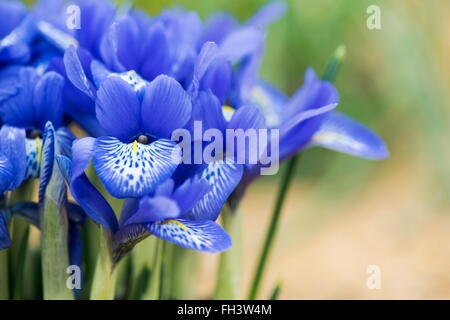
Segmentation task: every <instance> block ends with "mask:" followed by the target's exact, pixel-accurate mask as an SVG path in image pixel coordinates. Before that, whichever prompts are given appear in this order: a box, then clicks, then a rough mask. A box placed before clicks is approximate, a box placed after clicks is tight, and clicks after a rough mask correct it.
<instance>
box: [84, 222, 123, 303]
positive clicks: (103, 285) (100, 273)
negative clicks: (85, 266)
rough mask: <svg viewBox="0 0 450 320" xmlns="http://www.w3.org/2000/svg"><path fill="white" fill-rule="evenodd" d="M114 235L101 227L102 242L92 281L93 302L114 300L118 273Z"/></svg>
mask: <svg viewBox="0 0 450 320" xmlns="http://www.w3.org/2000/svg"><path fill="white" fill-rule="evenodd" d="M112 237H113V235H112V233H111V231H109V230H108V229H105V228H104V227H102V226H100V242H99V252H98V257H97V263H96V265H95V271H94V277H93V280H92V288H91V296H90V299H91V300H113V299H114V293H115V288H116V279H117V272H116V270H115V268H114V265H113V261H112V251H111V247H112Z"/></svg>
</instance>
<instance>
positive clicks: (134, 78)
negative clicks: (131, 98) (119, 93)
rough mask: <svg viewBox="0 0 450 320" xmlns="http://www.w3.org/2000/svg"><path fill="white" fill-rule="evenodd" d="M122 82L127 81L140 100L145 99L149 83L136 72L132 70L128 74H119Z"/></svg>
mask: <svg viewBox="0 0 450 320" xmlns="http://www.w3.org/2000/svg"><path fill="white" fill-rule="evenodd" d="M117 75H118V76H119V77H120V78H121V79H122V80H124V81H126V82H127V83H128V84H130V85H131V86H132V87H133V90H134V91H135V92H136V93H138V96H139V97H140V98H142V97H143V94H144V89H145V85H146V84H147V83H148V82H147V81H145V80H144V79H142V78H141V76H140V75H138V74H137V72H136V71H134V70H130V71H127V72H123V73H119V74H117Z"/></svg>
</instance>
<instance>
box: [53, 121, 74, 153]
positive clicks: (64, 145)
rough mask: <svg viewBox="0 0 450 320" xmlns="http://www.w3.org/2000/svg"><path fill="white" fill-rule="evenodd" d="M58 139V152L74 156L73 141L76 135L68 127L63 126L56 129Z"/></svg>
mask: <svg viewBox="0 0 450 320" xmlns="http://www.w3.org/2000/svg"><path fill="white" fill-rule="evenodd" d="M56 140H57V142H58V148H57V150H56V153H57V154H60V155H63V156H66V157H69V158H72V143H73V140H75V136H74V135H73V133H72V132H70V131H69V130H68V129H67V128H64V127H61V128H59V129H58V130H56Z"/></svg>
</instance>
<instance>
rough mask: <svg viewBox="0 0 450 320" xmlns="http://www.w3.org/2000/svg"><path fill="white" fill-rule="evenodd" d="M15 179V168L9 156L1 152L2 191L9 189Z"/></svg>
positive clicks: (0, 173) (0, 185) (0, 183)
mask: <svg viewBox="0 0 450 320" xmlns="http://www.w3.org/2000/svg"><path fill="white" fill-rule="evenodd" d="M13 180H14V168H13V166H12V164H11V162H10V161H9V160H8V158H7V157H5V156H4V155H1V154H0V193H3V192H4V191H6V189H8V187H9V185H10V184H11V182H12V181H13Z"/></svg>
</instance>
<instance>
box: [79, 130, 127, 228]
mask: <svg viewBox="0 0 450 320" xmlns="http://www.w3.org/2000/svg"><path fill="white" fill-rule="evenodd" d="M94 144H95V139H94V138H90V137H89V138H82V139H77V140H75V141H74V143H73V147H72V157H73V159H72V181H71V183H70V192H71V193H72V196H73V197H74V198H75V200H76V201H77V202H78V203H79V204H80V206H81V207H83V209H84V210H85V211H86V213H87V214H88V215H89V216H90V217H91V219H92V220H94V221H95V222H97V223H99V224H101V225H102V226H104V227H105V228H107V229H109V230H111V231H112V232H116V231H117V229H118V223H117V219H116V215H115V214H114V211H113V210H112V208H111V206H110V205H109V204H108V202H107V201H106V200H105V198H103V196H102V195H101V194H100V193H99V192H98V190H97V189H96V188H95V187H94V186H93V185H92V183H91V182H90V181H89V179H88V177H87V176H86V174H85V172H84V170H85V169H86V168H87V166H88V165H89V163H90V162H91V159H92V157H93V155H94Z"/></svg>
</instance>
